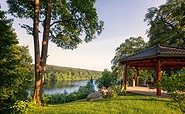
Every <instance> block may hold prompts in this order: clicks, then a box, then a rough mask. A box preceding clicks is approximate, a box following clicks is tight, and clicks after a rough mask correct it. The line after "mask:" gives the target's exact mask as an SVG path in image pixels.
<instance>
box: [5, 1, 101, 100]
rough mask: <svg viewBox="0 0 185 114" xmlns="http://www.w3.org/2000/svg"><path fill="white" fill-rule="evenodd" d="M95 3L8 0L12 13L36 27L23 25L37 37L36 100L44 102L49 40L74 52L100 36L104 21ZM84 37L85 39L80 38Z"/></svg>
mask: <svg viewBox="0 0 185 114" xmlns="http://www.w3.org/2000/svg"><path fill="white" fill-rule="evenodd" d="M95 1H96V0H60V1H59V0H34V1H33V0H29V1H26V2H25V1H24V0H7V3H8V4H9V12H10V13H11V14H12V15H13V16H15V17H19V18H30V19H32V20H33V27H31V26H29V25H25V24H23V25H22V27H23V28H26V30H27V32H28V33H29V34H31V35H33V37H34V47H35V79H36V84H35V92H34V100H37V101H38V102H41V99H42V85H43V81H44V69H45V65H46V59H47V50H48V42H49V39H50V40H51V41H52V42H54V43H56V44H57V46H59V47H61V48H63V49H75V48H77V45H78V44H80V43H82V42H83V40H84V41H85V42H89V41H91V40H92V39H95V38H96V37H95V36H96V35H97V34H98V35H100V33H101V32H102V30H103V21H98V17H97V14H96V9H95V8H94V4H95ZM39 23H41V25H42V27H43V32H42V34H43V39H42V50H41V52H40V48H39V44H40V43H39V35H38V34H39V32H40V31H41V30H39V29H40V27H39V25H40V24H39ZM84 33H85V35H86V36H85V38H84V39H82V37H81V35H82V34H84Z"/></svg>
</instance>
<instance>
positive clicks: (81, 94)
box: [44, 83, 90, 104]
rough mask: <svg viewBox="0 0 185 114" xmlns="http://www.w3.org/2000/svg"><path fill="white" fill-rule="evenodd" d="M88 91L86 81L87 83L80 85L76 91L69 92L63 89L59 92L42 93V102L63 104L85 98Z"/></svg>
mask: <svg viewBox="0 0 185 114" xmlns="http://www.w3.org/2000/svg"><path fill="white" fill-rule="evenodd" d="M89 93H90V83H87V85H85V86H80V87H79V89H78V90H77V91H75V92H73V93H70V94H68V93H67V92H66V91H65V92H64V93H61V94H53V95H44V102H45V103H46V104H63V103H67V102H72V101H76V100H80V99H85V98H86V97H87V95H88V94H89Z"/></svg>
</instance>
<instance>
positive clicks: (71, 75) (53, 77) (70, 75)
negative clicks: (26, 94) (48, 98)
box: [32, 65, 101, 81]
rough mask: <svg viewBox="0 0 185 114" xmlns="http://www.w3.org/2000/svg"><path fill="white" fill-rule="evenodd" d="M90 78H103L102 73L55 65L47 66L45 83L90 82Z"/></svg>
mask: <svg viewBox="0 0 185 114" xmlns="http://www.w3.org/2000/svg"><path fill="white" fill-rule="evenodd" d="M33 70H34V67H33V66H32V71H33ZM90 77H92V78H93V79H97V78H99V77H101V71H93V70H86V69H78V68H70V67H60V66H54V65H47V66H46V70H45V81H62V80H88V79H90Z"/></svg>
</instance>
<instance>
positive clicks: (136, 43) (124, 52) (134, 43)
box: [111, 37, 146, 79]
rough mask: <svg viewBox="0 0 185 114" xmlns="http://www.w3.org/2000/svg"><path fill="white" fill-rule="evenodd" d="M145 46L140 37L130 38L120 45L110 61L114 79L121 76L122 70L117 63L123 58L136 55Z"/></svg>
mask: <svg viewBox="0 0 185 114" xmlns="http://www.w3.org/2000/svg"><path fill="white" fill-rule="evenodd" d="M145 46H146V44H145V41H144V40H143V38H142V37H138V38H135V37H130V38H129V39H126V40H125V42H123V43H121V44H120V46H119V47H118V48H117V49H116V51H115V56H114V58H113V59H112V61H111V62H112V71H113V75H114V78H115V79H117V78H120V77H121V76H122V71H123V68H122V67H121V65H120V64H119V61H120V59H121V58H122V57H124V56H129V55H132V54H134V53H137V52H139V51H141V50H142V49H144V48H145Z"/></svg>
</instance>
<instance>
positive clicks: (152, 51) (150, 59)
mask: <svg viewBox="0 0 185 114" xmlns="http://www.w3.org/2000/svg"><path fill="white" fill-rule="evenodd" d="M156 59H161V60H166V61H165V64H164V65H163V67H172V68H176V67H177V66H179V65H180V67H183V66H184V67H185V48H184V47H175V46H167V45H155V46H153V47H150V48H148V49H145V50H143V51H141V52H138V53H136V54H133V55H130V56H126V57H123V58H122V59H121V60H120V63H121V64H124V63H128V62H129V63H130V66H133V67H147V68H154V67H155V64H154V62H155V60H156ZM172 63H173V65H172Z"/></svg>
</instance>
